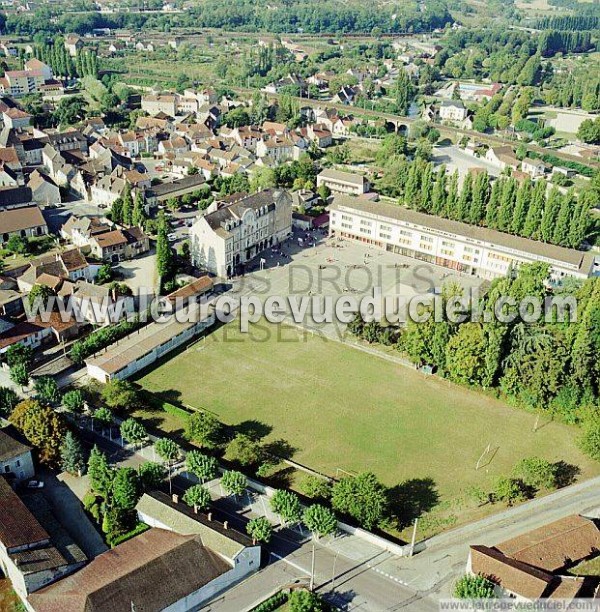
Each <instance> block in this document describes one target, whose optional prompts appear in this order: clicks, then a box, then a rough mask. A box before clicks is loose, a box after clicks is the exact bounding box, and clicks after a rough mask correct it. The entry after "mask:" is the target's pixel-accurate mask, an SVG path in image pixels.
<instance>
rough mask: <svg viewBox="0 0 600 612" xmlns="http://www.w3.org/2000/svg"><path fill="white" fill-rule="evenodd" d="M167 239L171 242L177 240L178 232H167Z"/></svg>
mask: <svg viewBox="0 0 600 612" xmlns="http://www.w3.org/2000/svg"><path fill="white" fill-rule="evenodd" d="M167 240H168V241H169V242H175V241H176V240H177V234H167Z"/></svg>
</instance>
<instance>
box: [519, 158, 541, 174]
mask: <svg viewBox="0 0 600 612" xmlns="http://www.w3.org/2000/svg"><path fill="white" fill-rule="evenodd" d="M521 170H522V171H523V172H525V173H526V174H529V176H531V178H537V177H538V176H544V175H545V174H546V164H544V162H543V161H542V160H541V159H533V158H531V157H526V158H525V159H524V160H523V161H522V162H521Z"/></svg>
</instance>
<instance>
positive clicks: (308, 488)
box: [300, 476, 331, 499]
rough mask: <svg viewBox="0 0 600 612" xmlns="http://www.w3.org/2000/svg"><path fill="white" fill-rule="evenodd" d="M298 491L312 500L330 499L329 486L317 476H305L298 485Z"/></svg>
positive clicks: (327, 482)
mask: <svg viewBox="0 0 600 612" xmlns="http://www.w3.org/2000/svg"><path fill="white" fill-rule="evenodd" d="M300 490H301V491H302V493H304V495H306V496H307V497H312V498H313V499H315V498H317V499H329V498H330V497H331V484H330V483H329V481H327V480H325V479H324V478H319V476H307V477H306V478H305V479H304V480H303V481H302V482H301V483H300Z"/></svg>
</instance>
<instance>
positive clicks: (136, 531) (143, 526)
mask: <svg viewBox="0 0 600 612" xmlns="http://www.w3.org/2000/svg"><path fill="white" fill-rule="evenodd" d="M148 529H150V525H146V523H138V524H137V525H136V526H135V527H134V528H133V529H132V530H131V531H128V532H127V533H124V534H122V535H120V536H117V537H116V538H113V539H111V541H110V545H111V548H114V547H115V546H118V545H119V544H122V543H123V542H125V541H126V540H130V539H131V538H133V537H135V536H137V535H140V533H144V531H148Z"/></svg>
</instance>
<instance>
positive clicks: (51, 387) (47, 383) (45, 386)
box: [33, 376, 61, 406]
mask: <svg viewBox="0 0 600 612" xmlns="http://www.w3.org/2000/svg"><path fill="white" fill-rule="evenodd" d="M33 388H34V389H35V393H36V396H37V397H38V398H39V399H40V400H42V401H43V402H46V403H47V404H50V405H54V406H56V405H58V404H59V403H60V399H61V398H60V390H59V388H58V383H57V382H56V379H54V378H52V377H51V376H40V377H39V378H36V379H35V380H34V382H33Z"/></svg>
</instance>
